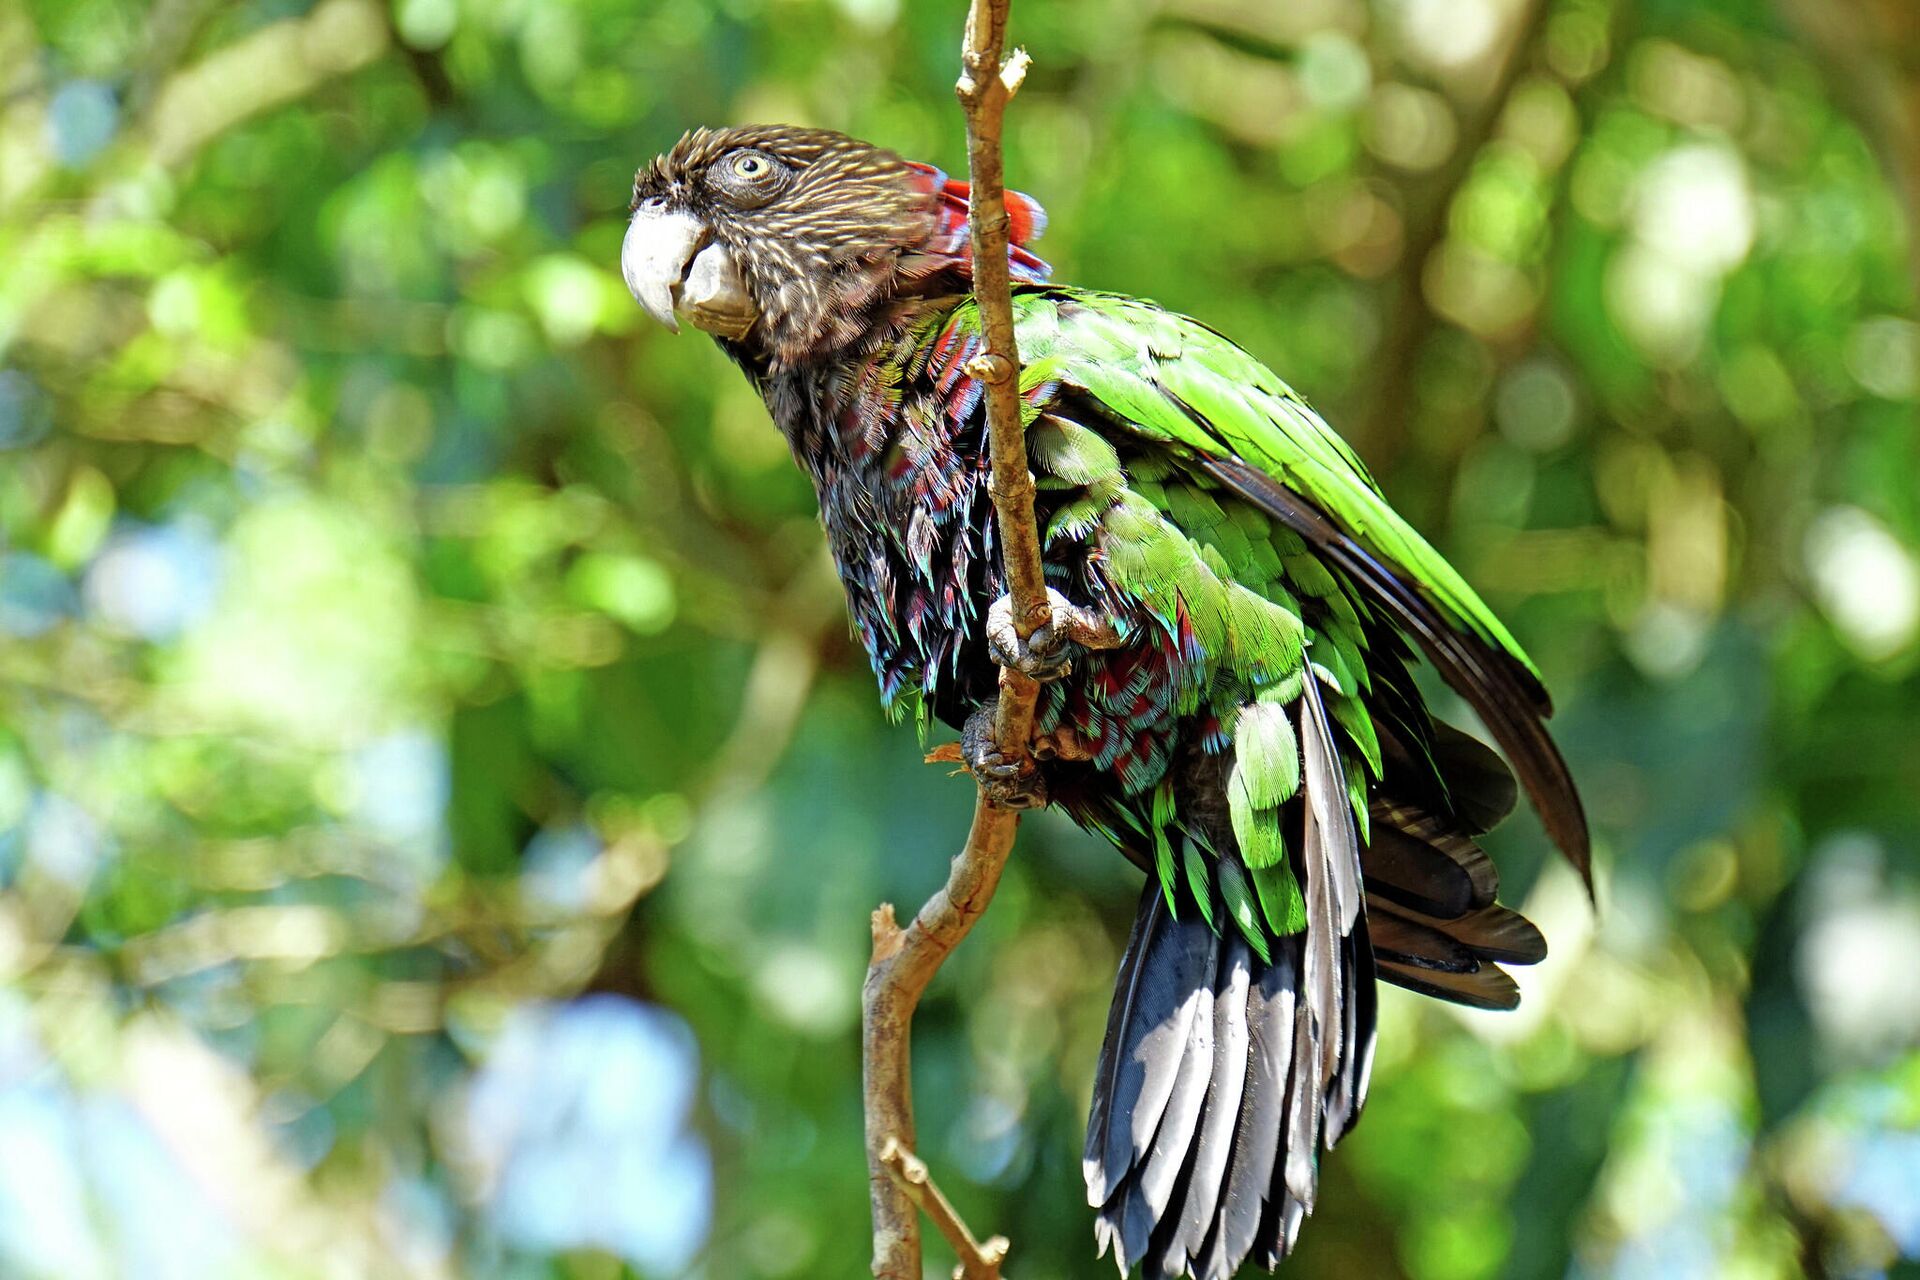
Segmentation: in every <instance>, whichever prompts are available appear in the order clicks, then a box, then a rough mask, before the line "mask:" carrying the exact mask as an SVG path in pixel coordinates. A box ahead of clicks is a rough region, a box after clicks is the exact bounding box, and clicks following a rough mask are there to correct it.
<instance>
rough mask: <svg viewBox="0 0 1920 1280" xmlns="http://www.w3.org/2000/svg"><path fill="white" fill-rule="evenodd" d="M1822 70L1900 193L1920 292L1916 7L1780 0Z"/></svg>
mask: <svg viewBox="0 0 1920 1280" xmlns="http://www.w3.org/2000/svg"><path fill="white" fill-rule="evenodd" d="M1778 3H1779V6H1780V11H1781V14H1782V15H1783V16H1784V17H1785V18H1786V20H1787V22H1788V23H1789V24H1790V25H1791V26H1792V27H1793V28H1794V29H1795V30H1796V31H1798V32H1799V33H1800V35H1801V36H1802V37H1804V38H1805V39H1806V41H1807V42H1808V44H1809V46H1810V47H1811V48H1812V49H1813V50H1814V51H1815V53H1817V54H1818V55H1819V57H1820V58H1821V60H1822V62H1823V63H1824V64H1825V67H1826V70H1827V75H1828V79H1829V81H1830V83H1831V85H1832V87H1833V91H1834V94H1835V96H1836V97H1837V98H1838V99H1839V100H1840V101H1841V102H1842V103H1844V104H1845V105H1846V107H1847V109H1848V110H1849V111H1851V112H1852V113H1853V115H1854V116H1855V117H1856V118H1857V119H1858V120H1859V121H1860V123H1861V126H1862V127H1863V128H1865V129H1866V131H1867V134H1868V136H1869V137H1871V138H1872V139H1873V142H1874V145H1875V146H1877V147H1878V148H1879V149H1880V152H1881V154H1882V155H1883V156H1884V157H1885V160H1886V163H1887V165H1888V167H1889V169H1890V171H1891V172H1892V174H1893V176H1894V178H1895V181H1896V183H1897V185H1898V186H1899V189H1900V192H1901V203H1902V205H1903V206H1904V207H1905V210H1906V218H1907V255H1908V260H1909V262H1910V264H1911V266H1912V270H1913V275H1914V285H1915V288H1916V289H1917V290H1920V3H1915V0H1778Z"/></svg>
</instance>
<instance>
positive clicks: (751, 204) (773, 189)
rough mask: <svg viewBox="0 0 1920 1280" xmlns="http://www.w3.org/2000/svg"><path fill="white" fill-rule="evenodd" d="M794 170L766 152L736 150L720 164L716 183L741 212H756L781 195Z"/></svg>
mask: <svg viewBox="0 0 1920 1280" xmlns="http://www.w3.org/2000/svg"><path fill="white" fill-rule="evenodd" d="M792 176H793V171H792V170H791V169H789V168H787V166H786V165H784V164H782V163H781V162H780V161H778V160H776V159H774V158H773V157H772V156H770V155H768V154H767V153H766V152H764V151H736V152H734V153H733V154H732V155H730V156H728V157H726V158H725V159H724V160H722V161H721V162H720V164H719V165H718V166H717V167H716V169H715V171H714V175H713V177H714V183H715V185H717V186H718V187H719V188H720V190H721V191H722V192H724V193H725V194H726V196H727V198H728V199H729V200H731V201H732V202H733V203H734V204H735V205H737V206H738V207H740V208H742V209H756V208H758V207H759V206H761V205H763V204H765V203H766V202H767V201H769V200H771V199H772V198H773V197H774V196H776V195H778V194H779V193H780V192H781V191H782V190H783V189H784V188H785V187H786V185H787V180H788V179H789V178H790V177H792Z"/></svg>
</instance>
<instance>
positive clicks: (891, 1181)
mask: <svg viewBox="0 0 1920 1280" xmlns="http://www.w3.org/2000/svg"><path fill="white" fill-rule="evenodd" d="M1009 3H1010V0H972V5H971V7H970V8H969V10H968V13H967V28H966V40H965V44H964V46H963V49H962V55H961V57H962V68H963V69H962V72H961V76H960V81H959V84H958V85H957V86H956V92H957V93H958V95H959V98H960V103H961V106H962V107H963V108H964V109H965V111H966V118H967V162H968V169H969V176H970V179H971V182H972V211H971V224H972V228H971V229H972V233H973V262H974V296H975V298H976V299H978V301H979V305H980V317H981V332H982V337H983V339H984V350H983V352H982V354H980V355H979V356H977V357H975V359H974V361H973V362H972V363H971V364H970V365H969V368H968V372H969V373H970V374H972V375H973V376H975V377H978V378H980V379H981V380H982V381H984V382H985V383H986V387H987V394H986V405H987V422H988V433H989V439H990V446H989V447H990V449H991V453H992V464H993V477H992V483H991V492H992V496H993V504H994V511H995V516H996V519H997V520H998V522H999V534H1000V547H1001V557H1002V561H1003V567H1004V569H1005V573H1006V580H1007V589H1008V591H1009V592H1010V593H1011V594H1012V596H1013V616H1014V626H1015V628H1016V629H1017V630H1018V631H1019V633H1020V635H1021V636H1022V637H1023V638H1024V637H1027V636H1030V635H1032V634H1033V632H1034V631H1035V630H1037V629H1039V628H1040V627H1043V626H1045V625H1047V623H1048V622H1049V621H1050V610H1049V607H1048V604H1047V593H1046V581H1045V578H1044V576H1043V574H1042V569H1041V561H1040V538H1039V532H1038V530H1037V529H1036V528H1035V526H1034V516H1033V477H1032V476H1031V475H1030V474H1029V473H1028V470H1027V448H1026V436H1025V432H1024V430H1023V428H1022V426H1021V422H1020V393H1019V372H1020V354H1019V351H1018V350H1017V349H1016V347H1015V345H1014V337H1013V299H1012V292H1011V281H1010V279H1009V277H1008V270H1007V211H1006V199H1005V190H1004V180H1003V176H1002V166H1001V158H1000V128H1001V121H1002V120H1003V119H1004V117H1005V113H1006V107H1007V101H1008V100H1009V99H1010V98H1012V97H1013V95H1014V93H1015V92H1016V91H1017V90H1018V89H1019V87H1020V81H1021V79H1022V77H1023V76H1024V75H1025V74H1026V67H1027V59H1026V55H1025V54H1023V53H1019V52H1016V53H1015V54H1014V55H1013V57H1012V58H1011V59H1008V60H1005V61H1004V62H1003V57H1004V51H1005V48H1006V31H1007V10H1008V6H1009ZM1038 692H1039V686H1038V685H1037V684H1035V683H1034V682H1033V681H1032V680H1030V679H1028V678H1027V677H1026V676H1023V675H1021V674H1019V673H1017V672H1012V671H1002V672H1001V679H1000V703H999V708H998V712H997V716H996V722H995V729H996V732H995V735H994V736H995V738H996V740H997V743H998V746H999V749H1000V750H1001V752H1002V753H1003V754H1009V755H1011V754H1016V753H1017V754H1025V753H1027V752H1028V750H1029V742H1030V739H1031V737H1032V732H1033V704H1034V699H1035V697H1036V696H1037V694H1038ZM1028 767H1029V768H1031V767H1032V765H1031V760H1030V759H1029V761H1028ZM1019 825H1020V814H1019V812H1018V811H1016V810H1012V809H1002V808H998V807H996V806H994V805H991V804H989V803H988V802H987V799H986V796H985V793H984V792H983V793H982V794H981V795H980V796H979V797H978V798H977V799H976V800H975V803H974V811H973V826H972V828H971V830H970V831H969V832H968V834H967V843H966V845H965V847H964V848H962V849H961V851H960V854H959V856H958V857H956V858H955V859H954V860H953V867H952V870H951V872H950V874H949V876H948V878H947V883H946V886H945V887H944V888H942V889H941V890H940V891H939V892H938V893H936V894H934V896H933V897H932V898H931V899H930V900H929V901H928V902H927V904H926V905H925V906H923V907H922V908H921V909H920V911H919V914H917V915H916V916H915V917H914V918H913V921H912V922H911V923H910V924H908V925H907V927H906V928H904V929H902V928H901V927H900V926H899V924H898V923H897V922H896V920H895V918H894V912H893V907H892V905H891V904H882V905H881V907H880V908H879V909H878V910H876V911H875V912H874V913H873V959H872V963H871V964H870V965H869V966H868V969H867V980H866V985H865V987H864V989H863V991H862V995H861V1009H862V1015H863V1016H862V1026H861V1045H860V1048H861V1062H862V1068H863V1076H864V1083H865V1091H866V1093H865V1103H866V1124H867V1134H866V1137H867V1172H868V1182H869V1187H870V1191H871V1196H872V1201H873V1274H874V1275H875V1276H877V1277H882V1278H883V1280H921V1274H922V1270H921V1255H920V1219H919V1211H920V1210H921V1209H924V1210H925V1211H926V1213H927V1215H928V1216H929V1217H930V1218H931V1219H932V1220H933V1222H934V1224H935V1226H936V1227H938V1228H939V1229H940V1231H941V1233H942V1234H943V1235H945V1236H946V1237H947V1240H948V1242H949V1243H950V1244H952V1245H953V1247H954V1250H955V1252H956V1253H957V1254H958V1256H959V1259H960V1262H959V1266H958V1268H957V1269H956V1271H955V1275H956V1276H957V1277H961V1278H963V1280H999V1278H1000V1262H1001V1259H1002V1258H1004V1257H1005V1256H1006V1251H1007V1242H1006V1240H1005V1239H1004V1238H1001V1237H998V1236H996V1237H994V1238H992V1239H990V1240H987V1241H986V1242H985V1243H981V1242H979V1241H978V1240H976V1238H975V1237H974V1235H973V1233H972V1232H971V1231H969V1230H968V1229H967V1227H966V1224H965V1223H963V1222H962V1221H961V1220H960V1218H959V1215H958V1214H957V1213H955V1212H954V1210H953V1206H952V1205H951V1204H949V1203H948V1202H947V1200H946V1197H945V1196H942V1195H941V1194H940V1192H939V1189H938V1188H937V1187H935V1186H934V1185H933V1183H932V1180H931V1178H930V1177H929V1176H928V1173H927V1169H926V1166H925V1165H924V1164H923V1163H921V1162H920V1161H919V1160H918V1159H917V1158H916V1157H915V1156H914V1154H913V1145H914V1127H913V1078H912V1059H911V1045H912V1032H913V1013H914V1009H915V1008H916V1007H917V1006H918V1005H919V1003H920V996H921V994H922V993H923V992H924V991H925V990H926V989H927V984H928V983H929V982H931V981H932V980H933V975H934V974H935V973H937V972H938V971H939V969H940V965H941V964H942V962H944V961H945V960H946V958H947V956H948V955H949V954H950V953H951V952H952V951H953V949H954V947H956V946H958V945H959V943H960V940H961V939H962V938H964V937H966V936H967V933H968V931H969V930H971V929H972V928H973V926H974V923H975V922H976V921H977V920H979V918H980V916H981V915H982V914H983V913H984V912H985V911H986V909H987V905H988V903H990V902H991V901H992V900H993V892H994V889H995V888H996V887H998V885H999V883H1000V873H1001V870H1002V869H1003V868H1004V867H1005V866H1006V860H1007V854H1008V853H1009V851H1010V850H1011V849H1012V848H1013V835H1014V832H1015V830H1016V829H1018V827H1019Z"/></svg>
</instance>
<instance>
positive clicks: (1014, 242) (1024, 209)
mask: <svg viewBox="0 0 1920 1280" xmlns="http://www.w3.org/2000/svg"><path fill="white" fill-rule="evenodd" d="M907 167H908V168H909V169H911V170H913V173H914V181H915V183H916V185H918V186H920V188H921V189H922V190H923V191H925V192H926V194H927V196H928V197H929V198H931V199H932V200H933V201H934V227H933V232H932V234H930V235H929V236H928V237H927V241H926V243H925V244H924V245H922V246H921V247H920V249H919V250H918V252H917V253H916V254H915V255H914V257H913V258H911V259H909V260H908V261H905V262H903V263H902V264H901V272H902V274H904V275H908V276H914V277H918V276H924V275H931V274H933V273H934V272H936V271H940V270H945V269H948V268H952V267H955V266H958V267H960V268H961V269H962V270H964V271H965V272H966V273H967V274H968V275H972V274H973V240H972V236H971V234H970V231H969V228H968V226H967V214H968V211H969V209H970V208H971V207H972V206H971V205H970V203H969V200H970V197H971V189H970V188H969V186H968V184H967V183H965V182H962V181H961V180H960V179H958V178H949V177H948V176H947V175H946V173H945V172H944V171H942V170H940V169H936V168H934V167H933V166H932V165H930V164H920V163H918V162H916V161H908V162H907ZM1006 203H1007V242H1008V243H1007V269H1008V271H1009V272H1010V273H1011V274H1012V276H1013V282H1014V283H1015V284H1045V283H1046V282H1047V279H1048V277H1050V276H1051V275H1052V274H1053V268H1052V267H1050V266H1048V265H1047V263H1046V260H1045V259H1043V258H1041V257H1040V256H1039V255H1038V254H1036V253H1034V252H1033V250H1031V249H1029V248H1028V247H1027V246H1028V244H1029V243H1031V242H1032V241H1034V240H1038V239H1039V238H1040V235H1041V233H1042V232H1044V231H1045V230H1046V229H1047V211H1046V210H1045V209H1042V208H1041V207H1040V202H1039V201H1038V200H1035V199H1034V198H1033V197H1032V196H1030V195H1027V194H1026V193H1025V192H1021V191H1009V192H1007V193H1006Z"/></svg>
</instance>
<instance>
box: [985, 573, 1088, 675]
mask: <svg viewBox="0 0 1920 1280" xmlns="http://www.w3.org/2000/svg"><path fill="white" fill-rule="evenodd" d="M1047 604H1048V606H1049V607H1050V609H1051V610H1052V613H1053V621H1051V622H1049V623H1048V624H1047V625H1046V626H1044V627H1041V628H1040V629H1039V630H1037V631H1035V632H1034V633H1033V634H1032V635H1030V636H1028V637H1027V638H1026V639H1025V640H1022V639H1021V638H1020V633H1019V631H1017V630H1016V629H1015V628H1014V625H1013V597H1012V596H1001V597H1000V598H999V599H998V600H995V601H994V602H993V605H992V607H991V608H989V609H988V610H987V650H988V652H989V653H991V654H992V655H993V660H994V661H995V662H997V663H999V664H1000V665H1001V666H1003V667H1011V668H1012V669H1013V670H1015V671H1018V672H1020V673H1021V674H1022V675H1025V676H1028V677H1030V678H1032V679H1034V680H1058V679H1059V678H1060V677H1061V676H1064V675H1066V674H1067V673H1068V672H1070V671H1072V670H1073V657H1074V653H1075V651H1076V650H1079V649H1111V648H1113V647H1114V646H1115V645H1117V644H1119V643H1120V633H1119V629H1118V628H1117V627H1115V626H1114V624H1113V622H1112V621H1111V620H1109V619H1107V618H1103V617H1100V616H1098V615H1096V614H1095V613H1093V612H1092V611H1091V610H1089V609H1082V608H1081V607H1080V606H1079V605H1077V604H1074V603H1073V602H1072V601H1071V600H1068V599H1067V598H1066V597H1065V596H1063V595H1061V594H1060V593H1059V592H1058V591H1055V590H1054V589H1053V588H1052V587H1048V588H1047Z"/></svg>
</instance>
